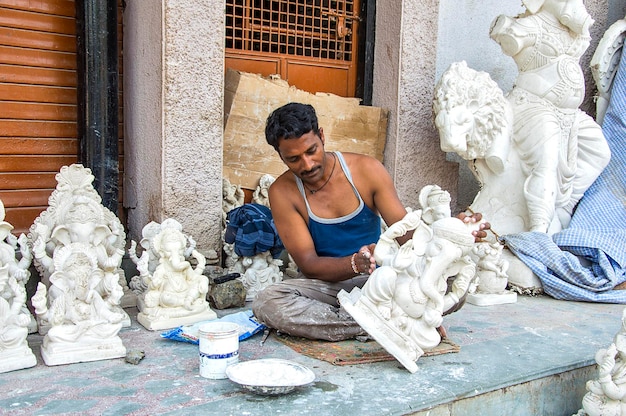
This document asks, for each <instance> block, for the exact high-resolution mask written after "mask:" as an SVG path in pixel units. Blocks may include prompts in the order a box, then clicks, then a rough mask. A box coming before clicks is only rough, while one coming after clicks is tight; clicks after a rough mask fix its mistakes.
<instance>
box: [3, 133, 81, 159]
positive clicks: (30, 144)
mask: <svg viewBox="0 0 626 416" xmlns="http://www.w3.org/2000/svg"><path fill="white" fill-rule="evenodd" d="M33 154H39V155H77V154H78V140H77V139H75V138H69V139H63V138H24V137H0V155H33Z"/></svg>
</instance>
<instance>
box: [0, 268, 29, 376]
mask: <svg viewBox="0 0 626 416" xmlns="http://www.w3.org/2000/svg"><path fill="white" fill-rule="evenodd" d="M0 291H1V292H2V296H1V297H0V351H2V354H1V355H0V373H5V372H8V371H13V370H20V369H22V368H30V367H34V366H35V365H37V358H35V355H34V354H33V352H32V350H31V349H30V347H29V346H28V342H27V339H26V337H27V336H28V325H29V324H30V322H31V315H30V312H28V310H25V308H24V305H25V304H26V289H25V287H24V285H23V284H21V283H19V282H18V281H17V280H16V278H15V276H12V275H11V274H10V273H9V265H8V264H4V265H3V266H2V267H0Z"/></svg>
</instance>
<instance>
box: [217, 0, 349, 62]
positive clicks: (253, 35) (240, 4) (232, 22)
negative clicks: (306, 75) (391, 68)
mask: <svg viewBox="0 0 626 416" xmlns="http://www.w3.org/2000/svg"><path fill="white" fill-rule="evenodd" d="M356 19H358V17H356V16H355V10H354V0H227V1H226V48H227V49H231V50H235V51H246V52H258V53H269V54H280V55H291V56H301V57H309V58H320V59H331V60H338V61H351V60H352V54H353V50H354V45H353V30H354V29H355V28H354V21H355V20H356Z"/></svg>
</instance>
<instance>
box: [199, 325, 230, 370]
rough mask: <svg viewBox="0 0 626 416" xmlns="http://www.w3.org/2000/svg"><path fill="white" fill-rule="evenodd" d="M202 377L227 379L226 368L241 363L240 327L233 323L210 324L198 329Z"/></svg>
mask: <svg viewBox="0 0 626 416" xmlns="http://www.w3.org/2000/svg"><path fill="white" fill-rule="evenodd" d="M198 340H199V342H200V375H201V376H202V377H205V378H212V379H221V378H226V367H228V366H229V365H231V364H235V363H237V362H239V325H237V324H235V323H232V322H208V323H206V324H202V325H200V328H198Z"/></svg>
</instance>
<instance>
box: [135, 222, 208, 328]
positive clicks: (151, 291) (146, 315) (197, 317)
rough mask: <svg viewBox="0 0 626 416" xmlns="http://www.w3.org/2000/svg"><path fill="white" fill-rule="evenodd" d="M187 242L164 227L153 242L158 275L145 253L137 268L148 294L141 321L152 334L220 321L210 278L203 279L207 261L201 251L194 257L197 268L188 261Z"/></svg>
mask: <svg viewBox="0 0 626 416" xmlns="http://www.w3.org/2000/svg"><path fill="white" fill-rule="evenodd" d="M187 241H188V240H187V238H186V237H185V235H184V234H183V233H182V232H181V231H180V230H178V229H177V228H176V227H164V228H162V229H161V231H160V232H159V233H158V234H157V235H156V236H155V237H154V238H153V241H152V244H153V245H154V249H155V250H156V252H157V255H158V258H159V263H158V265H157V267H156V268H155V270H154V272H150V270H149V266H148V258H149V254H148V252H147V251H144V253H143V254H142V257H141V258H140V260H139V262H138V264H137V270H139V273H140V276H141V278H142V279H143V281H144V282H146V284H147V290H146V291H145V292H144V293H143V294H142V295H141V296H140V297H139V301H138V305H139V309H140V312H139V314H138V315H137V321H138V322H139V323H140V324H142V325H143V326H144V327H146V328H147V329H149V330H159V329H165V328H174V327H177V326H180V325H189V324H193V323H196V322H199V321H204V320H210V319H215V318H217V315H216V313H215V312H214V311H212V310H211V308H210V306H209V303H208V301H207V299H206V295H207V293H208V291H209V278H208V277H207V276H205V275H203V272H204V268H205V266H206V261H205V258H204V256H203V255H202V254H200V253H199V252H198V251H197V250H193V251H192V253H191V256H192V257H193V258H194V259H195V261H196V262H197V265H196V267H195V268H194V267H192V265H191V263H190V262H189V261H187V260H186V258H185V248H186V246H187Z"/></svg>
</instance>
